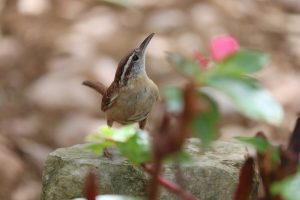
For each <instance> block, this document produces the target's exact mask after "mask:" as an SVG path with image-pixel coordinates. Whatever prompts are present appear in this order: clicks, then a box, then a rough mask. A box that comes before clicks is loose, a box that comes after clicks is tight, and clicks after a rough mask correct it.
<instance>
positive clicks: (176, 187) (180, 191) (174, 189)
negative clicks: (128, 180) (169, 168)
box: [141, 164, 197, 200]
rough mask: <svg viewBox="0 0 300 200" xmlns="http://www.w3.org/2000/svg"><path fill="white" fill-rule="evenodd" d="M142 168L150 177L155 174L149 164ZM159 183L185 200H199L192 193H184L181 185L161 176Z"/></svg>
mask: <svg viewBox="0 0 300 200" xmlns="http://www.w3.org/2000/svg"><path fill="white" fill-rule="evenodd" d="M141 166H142V168H143V169H144V170H145V172H147V173H148V174H150V175H152V174H153V169H152V167H151V166H149V165H147V164H142V165H141ZM158 183H159V184H160V185H161V186H163V187H165V188H166V189H167V190H169V191H170V192H172V193H174V194H176V195H178V196H180V197H181V198H182V199H184V200H197V199H196V198H195V197H194V196H193V195H192V194H191V193H189V192H187V191H184V190H183V189H182V188H181V187H180V186H179V185H177V184H175V183H174V182H172V181H170V180H167V179H165V178H163V177H161V176H158Z"/></svg>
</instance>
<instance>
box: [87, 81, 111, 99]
mask: <svg viewBox="0 0 300 200" xmlns="http://www.w3.org/2000/svg"><path fill="white" fill-rule="evenodd" d="M82 84H83V85H85V86H88V87H90V88H93V89H94V90H96V91H97V92H99V93H100V94H101V95H102V96H103V95H104V94H105V92H106V89H107V87H106V86H105V85H103V84H102V83H100V82H98V81H84V82H83V83H82Z"/></svg>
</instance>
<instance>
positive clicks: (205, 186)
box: [41, 139, 258, 200]
mask: <svg viewBox="0 0 300 200" xmlns="http://www.w3.org/2000/svg"><path fill="white" fill-rule="evenodd" d="M197 144H199V143H198V140H195V139H192V140H190V141H189V143H188V145H187V150H188V151H189V152H190V153H191V155H192V156H193V162H191V163H189V164H184V165H183V166H182V173H183V176H184V179H185V182H186V183H184V185H185V186H186V190H188V191H190V192H191V193H192V194H193V195H195V196H196V197H197V198H201V200H210V199H211V200H212V199H218V200H227V199H228V200H229V199H232V195H233V192H234V190H235V187H236V184H237V180H238V176H239V170H240V167H241V165H242V164H243V162H244V160H245V157H246V155H247V150H246V148H245V147H244V146H243V145H241V144H238V143H232V142H221V141H218V142H216V143H215V144H214V145H213V147H212V148H210V149H209V150H207V151H206V152H205V153H204V152H203V151H201V150H200V149H199V148H198V145H197ZM91 168H92V169H95V171H96V173H97V179H98V182H99V185H100V191H101V193H102V194H126V195H134V196H144V195H146V190H147V189H146V188H147V183H148V180H149V177H148V176H147V175H146V174H145V173H144V172H143V171H142V170H141V169H140V168H139V167H137V166H134V165H131V164H130V163H128V162H126V161H125V160H124V159H123V158H121V157H119V156H117V158H114V159H113V160H108V159H107V158H104V157H100V156H98V155H96V154H95V153H93V152H91V151H89V150H86V149H85V148H84V145H75V146H72V147H69V148H61V149H57V150H56V151H54V152H52V153H50V154H49V156H48V159H47V161H46V164H45V167H44V172H43V191H42V197H41V199H42V200H58V199H59V200H69V199H72V198H76V197H80V196H82V188H83V185H82V182H83V180H84V177H85V175H86V172H87V170H88V169H91ZM173 168H174V167H173V166H171V165H168V166H166V167H165V170H164V176H165V177H167V178H169V179H171V180H174V176H173ZM254 182H255V186H254V189H253V195H255V194H256V192H257V186H258V183H257V181H254ZM160 199H168V200H169V199H176V198H175V196H173V195H172V194H170V193H168V192H167V191H165V190H164V189H162V191H161V197H160Z"/></svg>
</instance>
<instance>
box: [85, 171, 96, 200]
mask: <svg viewBox="0 0 300 200" xmlns="http://www.w3.org/2000/svg"><path fill="white" fill-rule="evenodd" d="M84 192H85V197H86V199H87V200H96V196H97V194H98V187H97V183H96V176H95V174H94V173H93V172H91V171H89V172H88V174H87V176H86V178H85V186H84Z"/></svg>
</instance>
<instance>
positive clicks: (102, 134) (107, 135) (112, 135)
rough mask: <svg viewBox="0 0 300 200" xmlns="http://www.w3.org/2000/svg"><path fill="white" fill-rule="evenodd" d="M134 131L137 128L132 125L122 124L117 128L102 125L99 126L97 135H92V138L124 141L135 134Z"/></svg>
mask: <svg viewBox="0 0 300 200" xmlns="http://www.w3.org/2000/svg"><path fill="white" fill-rule="evenodd" d="M136 132H137V130H136V129H135V128H134V126H133V125H127V126H122V127H121V128H118V129H114V128H110V127H107V126H104V127H101V128H100V130H99V133H98V136H93V138H99V139H104V140H111V141H115V142H125V141H127V140H128V139H129V138H130V137H132V136H133V135H135V134H136ZM91 137H92V136H91Z"/></svg>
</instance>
